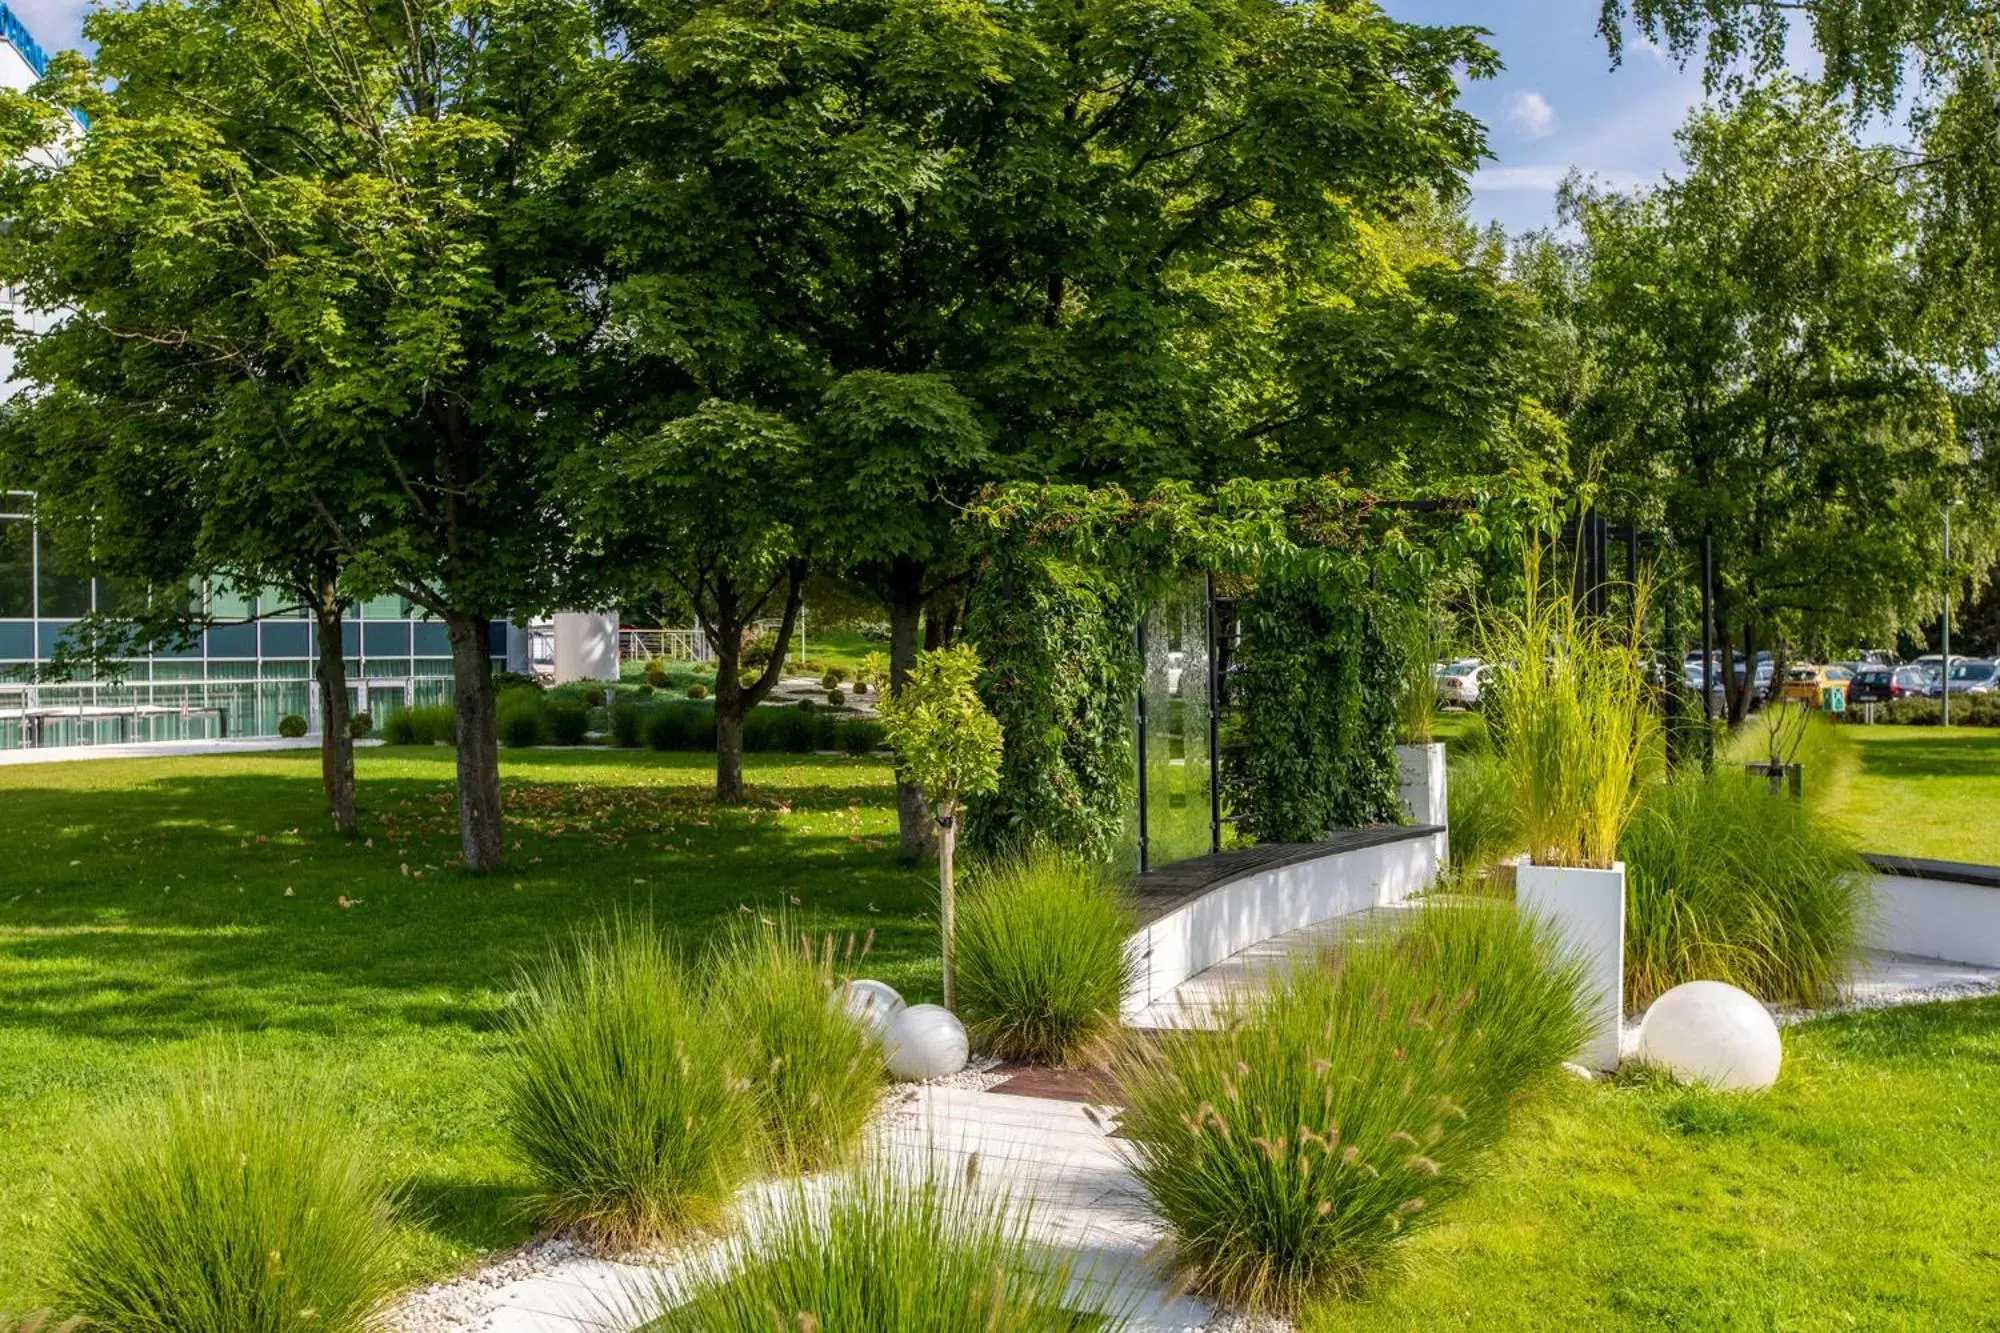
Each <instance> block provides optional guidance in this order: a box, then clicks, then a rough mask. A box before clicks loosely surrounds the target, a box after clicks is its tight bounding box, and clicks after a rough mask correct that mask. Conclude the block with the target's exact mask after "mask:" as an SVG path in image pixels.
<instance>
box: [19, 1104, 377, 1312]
mask: <svg viewBox="0 0 2000 1333" xmlns="http://www.w3.org/2000/svg"><path fill="white" fill-rule="evenodd" d="M72 1161H73V1162H74V1163H75V1166H74V1169H73V1170H72V1171H71V1172H70V1176H69V1179H68V1180H66V1181H65V1182H64V1184H63V1187H62V1188H61V1189H60V1190H59V1191H57V1193H56V1194H55V1196H54V1197H55V1205H54V1216H53V1219H52V1222H51V1227H50V1232H51V1244H50V1253H49V1258H48V1261H47V1265H46V1271H47V1277H48V1281H47V1288H48V1295H49V1297H50V1300H51V1303H52V1305H53V1306H54V1308H55V1311H56V1313H57V1314H59V1315H62V1316H65V1317H75V1318H77V1319H79V1320H80V1321H81V1325H82V1326H83V1327H86V1328H92V1329H117V1330H121V1331H122V1333H145V1331H147V1330H152V1331H155V1333H360V1331H361V1330H364V1329H372V1328H375V1327H377V1319H378V1317H379V1315H380V1314H381V1311H382V1310H383V1308H384V1306H385V1305H386V1303H387V1301H388V1299H389V1297H390V1295H391V1294H392V1293H393V1292H394V1290H395V1287H396V1279H397V1277H398V1267H397V1262H396V1254H395V1250H394V1248H393V1247H392V1245H391V1243H390V1232H389V1216H390V1211H391V1196H390V1193H389V1191H388V1190H387V1189H386V1188H385V1187H384V1186H383V1184H382V1183H381V1181H380V1180H379V1178H378V1177H377V1176H376V1175H375V1173H374V1172H373V1171H372V1170H371V1169H370V1167H369V1163H368V1162H367V1159H366V1151H365V1149H364V1147H363V1146H362V1145H361V1144H360V1143H359V1142H358V1141H357V1140H356V1138H355V1137H354V1135H353V1133H352V1132H351V1131H350V1130H349V1129H347V1128H346V1127H345V1126H343V1125H341V1124H340V1123H339V1122H338V1121H337V1120H336V1119H335V1118H334V1117H331V1116H329V1115H328V1114H327V1110H326V1107H325V1106H324V1105H323V1104H320V1103H319V1102H317V1101H315V1100H314V1099H312V1098H310V1097H309V1096H307V1095H306V1094H305V1093H304V1092H302V1091H301V1090H300V1089H299V1088H298V1087H297V1086H296V1085H295V1084H294V1083H293V1082H291V1081H290V1080H288V1079H277V1080H272V1079H270V1078H258V1079H252V1078H251V1077H250V1076H249V1075H248V1074H247V1073H246V1072H243V1071H239V1070H233V1069H231V1070H223V1071H211V1072H207V1073H203V1074H200V1075H191V1076H186V1077H184V1078H182V1079H180V1080H178V1081H176V1082H175V1083H174V1084H172V1085H171V1086H170V1087H169V1088H168V1090H167V1092H166V1094H165V1096H164V1097H163V1098H161V1099H160V1100H158V1101H157V1102H149V1103H147V1104H144V1105H138V1104H135V1105H133V1106H131V1107H129V1108H127V1109H125V1110H124V1111H122V1112H120V1113H119V1114H117V1115H115V1116H113V1117H112V1118H111V1119H109V1120H107V1121H106V1122H104V1123H103V1124H101V1125H99V1126H98V1127H96V1128H95V1129H94V1130H92V1131H90V1132H89V1133H88V1134H87V1135H86V1136H85V1137H84V1139H83V1141H81V1142H80V1143H78V1144H77V1145H76V1148H75V1151H74V1153H73V1154H72Z"/></svg>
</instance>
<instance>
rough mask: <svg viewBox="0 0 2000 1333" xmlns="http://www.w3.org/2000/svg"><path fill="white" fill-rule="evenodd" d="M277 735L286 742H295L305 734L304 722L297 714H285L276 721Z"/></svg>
mask: <svg viewBox="0 0 2000 1333" xmlns="http://www.w3.org/2000/svg"><path fill="white" fill-rule="evenodd" d="M278 734H279V735H280V736H283V737H285V738H286V739H287V740H297V739H298V738H299V737H301V736H303V735H305V734H306V720H305V719H304V718H302V717H300V716H299V715H298V714H297V713H287V714H285V715H284V716H283V717H281V718H279V719H278Z"/></svg>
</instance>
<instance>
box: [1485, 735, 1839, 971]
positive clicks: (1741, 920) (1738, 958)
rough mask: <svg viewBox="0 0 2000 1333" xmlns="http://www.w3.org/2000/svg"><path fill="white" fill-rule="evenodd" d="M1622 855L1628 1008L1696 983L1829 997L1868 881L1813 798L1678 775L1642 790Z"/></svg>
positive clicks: (1753, 783) (1730, 779)
mask: <svg viewBox="0 0 2000 1333" xmlns="http://www.w3.org/2000/svg"><path fill="white" fill-rule="evenodd" d="M1825 764H1826V761H1825V760H1822V761H1821V762H1820V766H1821V767H1824V766H1825ZM1807 772H1808V774H1811V773H1812V772H1813V768H1812V767H1811V766H1809V767H1808V769H1807ZM1452 836H1453V838H1454V839H1456V838H1457V836H1458V829H1457V821H1456V820H1455V819H1454V821H1453V828H1452ZM1619 854H1620V856H1621V857H1622V858H1623V859H1624V861H1625V873H1626V890H1625V892H1626V903H1627V906H1626V925H1625V994H1626V1003H1627V1005H1628V1006H1630V1007H1632V1008H1643V1007H1644V1006H1645V1005H1647V1004H1650V1003H1651V1002H1652V1000H1653V999H1654V997H1656V996H1658V995H1659V994H1661V993H1662V992H1664V991H1666V990H1669V989H1671V988H1672V987H1674V986H1677V985H1679V984H1680V983H1681V982H1684V981H1697V980H1708V981H1726V982H1729V983H1730V984H1731V985H1735V986H1741V987H1742V988H1743V989H1744V990H1747V991H1749V992H1750V993H1751V994H1753V995H1755V996H1757V997H1758V998H1759V999H1763V1000H1767V1001H1770V1002H1772V1003H1777V1004H1818V1003H1821V1002H1823V1001H1825V1000H1828V999H1830V998H1831V997H1832V995H1833V993H1834V987H1835V986H1836V984H1837V983H1838V982H1839V981H1840V979H1841V978H1842V977H1843V976H1844V975H1845V973H1846V968H1847V963H1848V960H1849V959H1850V958H1851V957H1852V956H1853V952H1854V948H1855V942H1856V938H1857V935H1858V931H1859V927H1860V918H1861V914H1862V912H1863V910H1864V908H1865V904H1866V883H1867V881H1866V878H1865V876H1864V874H1863V866H1862V862H1861V860H1860V857H1859V856H1858V855H1856V853H1855V852H1854V851H1852V850H1851V849H1850V848H1848V847H1847V846H1846V845H1845V844H1844V843H1843V842H1842V840H1841V839H1840V837H1839V835H1838V834H1837V833H1835V832H1834V831H1833V829H1832V828H1831V826H1830V825H1828V824H1827V823H1826V822H1825V820H1824V819H1823V818H1822V816H1821V815H1820V814H1819V813H1818V810H1817V808H1816V807H1815V805H1814V804H1813V803H1811V802H1801V801H1794V800H1791V799H1790V798H1789V797H1786V796H1772V795H1770V794H1769V792H1768V789H1767V788H1766V786H1765V785H1764V783H1763V782H1762V781H1760V780H1758V779H1755V778H1752V777H1749V776H1746V775H1745V774H1744V773H1743V771H1742V770H1741V769H1740V768H1732V767H1728V766H1721V765H1718V767H1717V768H1716V770H1715V772H1714V773H1713V774H1710V775H1706V776H1704V775H1703V774H1701V773H1699V772H1697V771H1688V772H1684V773H1682V774H1680V775H1679V776H1677V777H1676V778H1675V779H1674V780H1673V781H1671V782H1668V783H1666V784H1663V785H1659V786H1655V787H1653V788H1651V789H1650V790H1649V791H1648V792H1647V793H1646V795H1645V798H1644V799H1643V800H1642V801H1641V802H1640V805H1639V811H1638V814H1637V816H1636V817H1635V818H1634V819H1633V821H1632V826H1631V827H1630V828H1629V829H1628V830H1626V833H1625V837H1624V839H1623V841H1622V842H1621V843H1620V846H1619Z"/></svg>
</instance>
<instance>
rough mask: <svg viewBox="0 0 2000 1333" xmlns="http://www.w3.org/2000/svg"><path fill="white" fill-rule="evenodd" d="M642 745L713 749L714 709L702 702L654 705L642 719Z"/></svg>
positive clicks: (664, 748) (668, 748)
mask: <svg viewBox="0 0 2000 1333" xmlns="http://www.w3.org/2000/svg"><path fill="white" fill-rule="evenodd" d="M646 744H648V745H650V746H652V747H653V748H654V749H655V750H713V749H714V748H715V710H714V709H713V708H710V707H708V706H707V705H705V704H690V703H664V704H658V705H655V706H654V708H653V709H652V715H651V717H649V718H648V719H647V722H646Z"/></svg>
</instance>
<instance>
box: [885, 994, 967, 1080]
mask: <svg viewBox="0 0 2000 1333" xmlns="http://www.w3.org/2000/svg"><path fill="white" fill-rule="evenodd" d="M971 1054H972V1044H971V1043H970V1042H969V1041H967V1040H966V1036H965V1024H963V1023H961V1022H959V1021H958V1015H957V1014H954V1013H953V1012H952V1011H951V1010H949V1009H946V1008H944V1007H943V1006H942V1005H936V1004H913V1005H911V1006H910V1007H909V1008H907V1009H905V1010H903V1011H902V1012H901V1013H899V1014H897V1015H896V1016H895V1017H894V1018H893V1019H891V1020H889V1030H888V1031H887V1032H884V1033H883V1034H882V1058H883V1059H884V1060H885V1061H886V1062H887V1063H888V1066H889V1072H890V1073H891V1074H893V1075H895V1076H896V1077H897V1078H900V1079H903V1080H906V1081H909V1082H915V1081H916V1080H919V1079H927V1078H943V1077H944V1076H945V1075H947V1074H956V1073H957V1072H958V1071H959V1070H961V1069H963V1068H965V1062H966V1059H967V1057H969V1056H970V1055H971Z"/></svg>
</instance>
